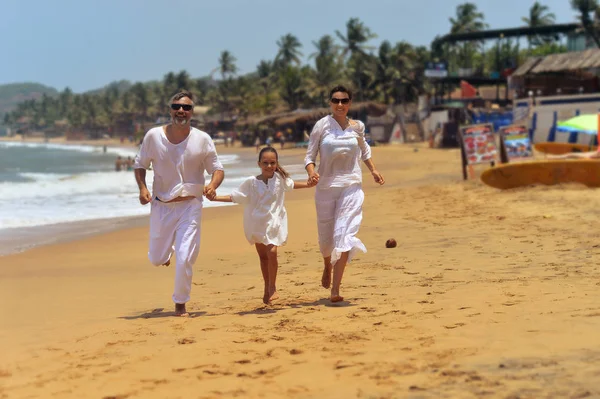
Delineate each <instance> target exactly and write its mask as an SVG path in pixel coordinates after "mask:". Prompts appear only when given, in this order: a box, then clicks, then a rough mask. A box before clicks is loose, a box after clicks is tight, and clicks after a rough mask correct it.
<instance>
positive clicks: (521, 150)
mask: <svg viewBox="0 0 600 399" xmlns="http://www.w3.org/2000/svg"><path fill="white" fill-rule="evenodd" d="M498 132H499V133H500V140H502V146H503V147H504V148H503V150H504V151H506V157H507V158H508V161H511V160H514V159H519V158H531V157H533V148H532V145H531V139H530V138H529V129H527V126H524V125H510V126H502V127H501V128H500V130H499V131H498Z"/></svg>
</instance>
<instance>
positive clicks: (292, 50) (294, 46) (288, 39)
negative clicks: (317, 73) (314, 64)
mask: <svg viewBox="0 0 600 399" xmlns="http://www.w3.org/2000/svg"><path fill="white" fill-rule="evenodd" d="M277 47H279V50H278V51H277V56H275V64H276V65H277V66H278V67H281V68H285V67H288V66H290V65H292V64H296V65H300V64H301V63H302V62H301V60H300V57H302V52H301V51H300V48H302V43H300V41H299V40H298V38H297V37H296V36H294V35H292V34H291V33H288V34H286V35H284V36H281V38H280V39H279V40H277Z"/></svg>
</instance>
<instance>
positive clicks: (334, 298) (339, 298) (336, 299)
mask: <svg viewBox="0 0 600 399" xmlns="http://www.w3.org/2000/svg"><path fill="white" fill-rule="evenodd" d="M329 300H330V301H331V302H332V303H335V302H342V301H343V300H344V297H343V296H339V295H332V296H331V298H330V299H329Z"/></svg>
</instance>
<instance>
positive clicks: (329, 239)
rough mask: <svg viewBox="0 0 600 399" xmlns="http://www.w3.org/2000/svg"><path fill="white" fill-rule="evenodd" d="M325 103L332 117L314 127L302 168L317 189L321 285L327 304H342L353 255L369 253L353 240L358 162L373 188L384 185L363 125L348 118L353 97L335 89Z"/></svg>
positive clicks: (359, 197)
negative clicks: (328, 292)
mask: <svg viewBox="0 0 600 399" xmlns="http://www.w3.org/2000/svg"><path fill="white" fill-rule="evenodd" d="M329 101H330V103H331V112H332V114H331V115H328V116H326V117H324V118H322V119H320V120H319V121H317V123H316V124H315V126H314V128H313V130H312V133H311V135H310V137H309V141H308V149H307V152H306V158H305V159H304V164H305V167H306V172H307V173H308V181H309V183H311V184H314V183H318V184H317V189H316V191H315V204H316V208H317V227H318V232H319V247H320V249H321V254H322V256H323V264H324V267H323V277H322V278H321V284H322V285H323V287H324V288H329V287H331V297H330V299H331V301H332V302H339V301H342V300H343V299H344V298H343V297H342V296H340V285H341V283H342V277H343V275H344V270H345V268H346V263H348V262H350V261H351V259H352V258H353V256H354V255H355V254H356V252H358V251H362V252H367V248H366V247H365V246H364V244H363V243H362V242H361V241H360V240H359V239H358V238H356V234H357V233H358V229H359V228H360V224H361V221H362V204H363V201H364V193H363V191H362V173H361V169H360V161H361V160H362V161H363V162H364V163H365V165H367V167H368V168H369V170H370V171H371V174H372V175H373V179H374V180H375V182H376V183H379V184H383V183H384V179H383V176H382V175H381V174H380V173H379V172H378V171H377V169H375V165H374V164H373V161H372V159H371V148H370V147H369V144H368V143H367V142H366V140H365V133H364V132H365V125H364V124H363V123H362V122H361V121H356V120H351V119H349V118H348V116H347V114H348V110H349V108H350V105H352V92H351V91H350V90H349V89H347V88H345V87H344V86H336V87H334V88H333V89H331V92H330V94H329ZM317 154H320V162H319V169H318V172H317V171H315V163H316V159H317ZM332 265H333V267H332ZM332 269H333V283H332V279H331V272H332Z"/></svg>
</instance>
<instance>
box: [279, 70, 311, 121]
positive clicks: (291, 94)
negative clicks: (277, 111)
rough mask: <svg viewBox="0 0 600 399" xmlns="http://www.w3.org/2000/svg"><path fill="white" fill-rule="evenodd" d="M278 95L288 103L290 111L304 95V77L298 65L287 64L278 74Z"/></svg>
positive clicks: (296, 106) (295, 107) (298, 103)
mask: <svg viewBox="0 0 600 399" xmlns="http://www.w3.org/2000/svg"><path fill="white" fill-rule="evenodd" d="M279 80H280V81H279V95H280V96H281V99H282V100H283V101H285V102H286V103H287V104H288V108H289V110H290V111H293V110H295V109H297V108H298V106H299V105H300V102H301V101H302V97H303V95H304V92H303V88H304V87H305V85H304V79H303V73H302V70H301V69H300V68H299V67H295V66H291V65H290V66H287V67H285V68H284V69H282V70H281V73H280V75H279Z"/></svg>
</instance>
